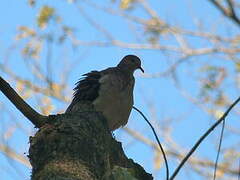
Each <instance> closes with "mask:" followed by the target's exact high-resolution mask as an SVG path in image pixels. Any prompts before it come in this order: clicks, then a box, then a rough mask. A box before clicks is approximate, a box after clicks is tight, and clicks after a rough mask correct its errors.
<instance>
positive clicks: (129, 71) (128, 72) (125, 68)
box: [117, 64, 134, 75]
mask: <svg viewBox="0 0 240 180" xmlns="http://www.w3.org/2000/svg"><path fill="white" fill-rule="evenodd" d="M117 67H118V69H119V70H120V71H121V72H123V73H124V74H126V75H133V73H134V69H131V68H130V67H129V66H121V64H119V65H118V66H117Z"/></svg>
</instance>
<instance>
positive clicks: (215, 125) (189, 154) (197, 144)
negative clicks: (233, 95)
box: [169, 97, 240, 180]
mask: <svg viewBox="0 0 240 180" xmlns="http://www.w3.org/2000/svg"><path fill="white" fill-rule="evenodd" d="M239 101H240V97H238V98H237V100H235V101H234V103H233V104H231V106H230V107H229V108H228V109H227V111H226V112H225V113H224V114H223V116H222V117H221V118H220V119H219V120H218V121H217V122H215V123H214V124H213V125H212V126H211V127H210V128H209V129H208V130H207V132H205V133H204V134H203V136H202V137H200V139H199V140H198V141H197V142H196V144H195V145H194V146H193V148H192V149H191V150H190V151H189V153H188V154H187V155H186V156H185V157H184V158H183V160H182V162H181V163H180V164H179V166H178V167H177V168H176V170H175V171H174V172H173V175H172V176H171V177H170V179H169V180H173V179H174V178H175V177H176V175H177V174H178V172H179V171H180V169H181V168H182V166H183V165H184V164H185V162H186V161H187V160H188V159H189V157H190V156H191V155H192V154H193V153H194V152H195V150H196V149H197V147H198V146H199V145H200V144H201V142H202V141H203V140H204V139H205V138H206V137H207V136H208V135H209V134H210V133H211V132H212V131H213V130H214V129H215V128H216V127H217V126H218V124H220V123H221V122H222V121H223V120H224V119H225V118H226V116H227V115H228V113H229V112H230V111H231V110H232V108H233V107H234V106H235V105H236V104H237V103H238V102H239Z"/></svg>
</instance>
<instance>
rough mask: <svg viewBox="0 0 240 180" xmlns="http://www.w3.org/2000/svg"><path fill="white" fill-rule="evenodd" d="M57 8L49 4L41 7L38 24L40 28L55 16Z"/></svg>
mask: <svg viewBox="0 0 240 180" xmlns="http://www.w3.org/2000/svg"><path fill="white" fill-rule="evenodd" d="M54 12H55V9H54V8H52V7H49V6H43V7H42V8H41V9H40V12H39V15H38V18H37V24H38V26H39V27H40V28H45V27H46V26H47V24H48V22H49V20H50V19H51V18H52V17H53V15H54Z"/></svg>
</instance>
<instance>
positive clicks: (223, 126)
mask: <svg viewBox="0 0 240 180" xmlns="http://www.w3.org/2000/svg"><path fill="white" fill-rule="evenodd" d="M225 121H226V120H225V118H224V119H223V124H222V129H221V135H220V140H219V145H218V151H217V157H216V161H215V165H214V174H213V180H215V179H216V175H217V168H218V159H219V155H220V151H221V146H222V139H223V132H224V128H225Z"/></svg>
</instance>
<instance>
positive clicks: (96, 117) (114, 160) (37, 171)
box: [29, 103, 153, 180]
mask: <svg viewBox="0 0 240 180" xmlns="http://www.w3.org/2000/svg"><path fill="white" fill-rule="evenodd" d="M79 107H80V108H79V111H78V112H76V113H72V114H59V115H50V116H48V120H47V123H46V124H45V125H43V126H42V127H41V128H40V129H39V130H38V132H37V133H36V135H35V136H34V137H30V149H29V159H30V162H31V164H32V167H33V170H32V180H53V179H54V180H95V179H100V180H101V179H103V180H108V179H109V180H110V179H111V180H136V179H139V180H148V179H149V180H150V179H153V177H152V176H151V174H148V173H146V172H145V171H144V169H143V168H142V167H141V166H140V165H138V164H137V163H135V162H134V161H133V160H132V159H128V158H127V157H126V155H125V154H124V152H123V149H122V146H121V143H120V142H117V141H116V140H115V139H114V138H113V137H112V134H111V132H110V131H109V129H108V127H107V123H106V120H105V118H104V117H103V115H102V114H101V113H99V112H96V111H95V110H94V108H93V106H92V105H91V104H88V103H82V104H80V106H79Z"/></svg>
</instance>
